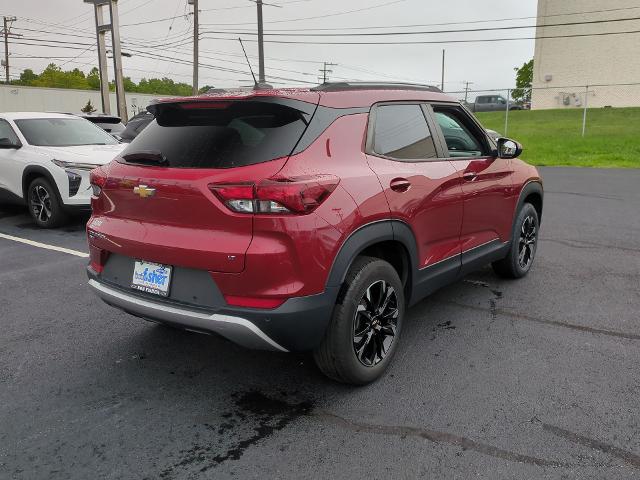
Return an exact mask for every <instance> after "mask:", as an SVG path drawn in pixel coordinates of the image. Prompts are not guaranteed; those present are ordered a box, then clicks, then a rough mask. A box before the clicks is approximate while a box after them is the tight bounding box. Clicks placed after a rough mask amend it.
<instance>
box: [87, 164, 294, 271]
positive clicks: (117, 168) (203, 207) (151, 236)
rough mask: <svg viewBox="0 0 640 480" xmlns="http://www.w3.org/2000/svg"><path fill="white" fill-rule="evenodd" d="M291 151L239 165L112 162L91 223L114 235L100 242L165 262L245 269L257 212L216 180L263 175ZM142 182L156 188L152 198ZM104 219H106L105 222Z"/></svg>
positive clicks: (251, 178)
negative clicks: (231, 204) (138, 190)
mask: <svg viewBox="0 0 640 480" xmlns="http://www.w3.org/2000/svg"><path fill="white" fill-rule="evenodd" d="M285 162H286V160H285V159H279V160H274V161H271V162H264V163H259V164H257V165H251V166H248V167H238V168H233V169H224V170H223V169H219V170H215V169H186V168H185V169H170V168H162V167H146V166H145V167H142V166H135V165H127V164H122V163H118V162H117V161H114V162H112V163H111V164H110V165H109V170H108V178H107V181H106V183H105V185H104V187H103V189H102V195H101V196H100V197H99V198H98V199H94V200H93V202H92V208H93V217H92V220H91V222H90V224H89V228H90V229H92V230H96V231H99V232H100V233H101V234H103V235H106V236H107V238H108V240H105V239H100V238H96V239H92V242H93V243H94V244H95V245H96V246H97V247H100V248H103V249H107V250H109V251H112V252H114V253H121V254H123V255H127V256H129V257H134V258H140V259H144V260H149V261H153V262H158V263H166V264H170V265H180V266H183V267H189V268H201V269H206V270H212V271H219V272H236V273H237V272H241V271H242V270H243V269H244V256H245V252H246V251H247V248H249V245H250V243H251V239H252V237H253V218H252V216H250V215H246V214H240V213H234V212H232V211H230V210H229V209H228V208H227V207H226V206H225V205H223V204H222V203H221V202H220V200H218V198H216V196H215V195H214V194H213V193H212V192H211V190H210V189H209V187H208V185H209V184H210V183H215V182H219V183H232V182H245V181H259V180H262V179H263V178H267V177H269V176H271V175H274V174H275V173H277V172H278V171H279V170H280V169H281V168H282V166H283V165H284V164H285ZM137 185H146V186H147V187H149V188H154V189H155V190H156V193H155V195H153V196H152V197H149V198H140V197H139V196H138V195H136V194H134V192H133V189H134V187H135V186H137ZM98 224H99V227H98V226H97V225H98Z"/></svg>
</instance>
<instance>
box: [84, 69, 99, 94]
mask: <svg viewBox="0 0 640 480" xmlns="http://www.w3.org/2000/svg"><path fill="white" fill-rule="evenodd" d="M87 84H88V85H89V88H90V89H91V90H100V72H99V71H98V67H93V68H92V69H91V70H89V74H88V75H87Z"/></svg>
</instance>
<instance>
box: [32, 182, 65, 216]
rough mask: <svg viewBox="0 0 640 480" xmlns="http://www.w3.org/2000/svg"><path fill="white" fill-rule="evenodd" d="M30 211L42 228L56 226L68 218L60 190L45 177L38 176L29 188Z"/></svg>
mask: <svg viewBox="0 0 640 480" xmlns="http://www.w3.org/2000/svg"><path fill="white" fill-rule="evenodd" d="M26 200H27V205H28V206H29V213H31V217H32V218H33V220H34V221H35V222H36V224H37V225H38V226H39V227H40V228H55V227H59V226H60V225H63V224H64V223H65V222H66V221H67V220H68V218H69V217H68V215H67V213H66V212H65V211H64V208H63V205H62V202H61V201H60V196H59V195H58V190H57V189H56V188H55V187H53V186H52V185H51V183H49V181H48V180H47V179H46V178H44V177H38V178H36V179H35V180H34V181H32V182H31V183H30V184H29V188H28V189H27V198H26Z"/></svg>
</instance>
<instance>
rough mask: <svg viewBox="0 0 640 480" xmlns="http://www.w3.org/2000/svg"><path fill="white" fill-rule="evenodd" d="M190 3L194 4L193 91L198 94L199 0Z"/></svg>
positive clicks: (190, 0) (192, 0)
mask: <svg viewBox="0 0 640 480" xmlns="http://www.w3.org/2000/svg"><path fill="white" fill-rule="evenodd" d="M189 5H193V91H192V93H193V94H194V95H197V94H198V61H199V58H198V48H199V45H198V41H199V40H200V30H199V28H200V27H199V25H198V0H189Z"/></svg>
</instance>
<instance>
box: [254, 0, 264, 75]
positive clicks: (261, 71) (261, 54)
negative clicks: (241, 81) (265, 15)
mask: <svg viewBox="0 0 640 480" xmlns="http://www.w3.org/2000/svg"><path fill="white" fill-rule="evenodd" d="M256 6H257V7H258V83H259V84H263V83H266V80H265V78H264V31H263V30H264V28H263V25H262V0H256Z"/></svg>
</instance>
